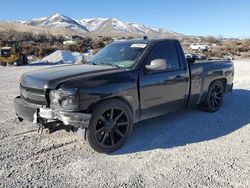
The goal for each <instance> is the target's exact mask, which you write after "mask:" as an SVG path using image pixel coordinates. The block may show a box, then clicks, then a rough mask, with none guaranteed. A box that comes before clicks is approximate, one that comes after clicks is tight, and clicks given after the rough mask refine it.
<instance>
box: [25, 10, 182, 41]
mask: <svg viewBox="0 0 250 188" xmlns="http://www.w3.org/2000/svg"><path fill="white" fill-rule="evenodd" d="M24 24H26V25H31V26H41V27H49V28H59V29H61V28H63V29H70V30H75V31H84V32H89V33H95V34H102V35H116V36H117V35H121V36H122V35H131V36H142V35H148V36H151V37H166V36H168V37H177V36H179V35H180V34H178V33H175V32H171V31H167V30H165V29H161V28H156V27H150V26H146V25H143V24H138V23H130V22H124V21H122V20H119V19H117V18H92V19H79V20H76V19H72V18H69V17H67V16H64V15H61V14H58V13H57V14H55V15H52V16H49V17H43V18H37V19H33V20H30V21H26V22H24Z"/></svg>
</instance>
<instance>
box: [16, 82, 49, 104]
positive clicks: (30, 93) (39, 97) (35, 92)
mask: <svg viewBox="0 0 250 188" xmlns="http://www.w3.org/2000/svg"><path fill="white" fill-rule="evenodd" d="M20 95H21V98H22V100H24V101H25V102H27V103H31V104H35V105H41V106H44V105H46V104H47V102H46V98H45V93H44V90H42V89H34V88H28V87H24V86H22V85H20Z"/></svg>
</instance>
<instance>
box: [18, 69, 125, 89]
mask: <svg viewBox="0 0 250 188" xmlns="http://www.w3.org/2000/svg"><path fill="white" fill-rule="evenodd" d="M114 71H115V72H116V71H121V70H119V69H117V68H116V67H111V66H101V65H63V66H55V67H51V68H45V69H41V70H37V71H33V72H28V73H25V74H23V75H22V77H21V81H20V83H21V85H23V86H25V87H29V88H35V89H45V88H49V89H55V88H56V87H57V86H58V85H59V84H61V83H63V82H64V81H67V80H71V79H74V78H77V77H81V78H82V77H83V76H86V77H88V76H95V75H96V74H100V73H111V72H114Z"/></svg>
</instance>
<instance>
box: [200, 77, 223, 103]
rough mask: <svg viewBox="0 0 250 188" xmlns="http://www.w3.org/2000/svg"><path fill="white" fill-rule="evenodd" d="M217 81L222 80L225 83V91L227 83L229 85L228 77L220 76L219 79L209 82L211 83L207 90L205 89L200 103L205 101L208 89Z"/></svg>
mask: <svg viewBox="0 0 250 188" xmlns="http://www.w3.org/2000/svg"><path fill="white" fill-rule="evenodd" d="M216 81H220V82H221V83H222V85H223V87H224V88H223V89H224V92H225V89H226V85H227V79H226V78H218V79H215V80H212V81H211V82H210V83H209V85H208V87H207V88H206V90H205V91H203V94H202V97H201V100H200V102H199V103H198V104H201V103H203V102H204V100H205V99H206V96H207V93H208V90H209V88H210V86H211V85H212V84H213V83H214V82H216Z"/></svg>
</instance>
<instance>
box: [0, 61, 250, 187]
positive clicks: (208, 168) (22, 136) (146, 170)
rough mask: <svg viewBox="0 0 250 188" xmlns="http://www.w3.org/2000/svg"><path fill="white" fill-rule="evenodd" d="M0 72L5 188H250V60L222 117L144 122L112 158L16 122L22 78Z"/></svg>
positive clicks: (0, 164) (193, 115) (17, 72)
mask: <svg viewBox="0 0 250 188" xmlns="http://www.w3.org/2000/svg"><path fill="white" fill-rule="evenodd" d="M39 68H43V67H35V66H32V67H0V96H1V97H0V106H1V108H0V187H250V114H249V113H250V74H249V73H250V61H247V60H246V61H237V62H236V63H235V68H236V76H235V90H234V93H233V95H227V96H226V97H225V100H224V103H223V106H222V108H221V110H220V111H219V112H217V113H213V114H210V113H205V112H201V111H200V110H199V109H198V108H197V107H192V108H190V109H186V110H184V111H181V112H178V113H175V114H171V115H166V116H162V117H159V118H155V119H151V120H147V121H143V122H141V123H139V124H137V125H136V126H135V129H134V133H133V134H132V136H131V137H130V139H129V141H128V142H127V143H126V145H125V146H124V147H123V148H122V149H120V150H119V151H117V152H115V153H112V154H110V155H105V154H99V153H96V152H94V151H93V150H92V149H91V148H90V147H89V146H88V144H87V142H86V141H84V140H83V139H80V137H79V136H78V135H76V134H74V133H72V132H66V131H65V130H60V131H57V132H54V133H52V134H46V133H43V134H38V133H37V127H36V125H34V124H32V123H29V122H23V123H20V122H18V121H17V119H16V117H15V114H14V109H13V102H12V100H13V98H14V97H15V96H17V95H18V84H19V83H18V81H19V78H20V76H21V74H22V73H24V72H27V71H31V70H34V69H39Z"/></svg>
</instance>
